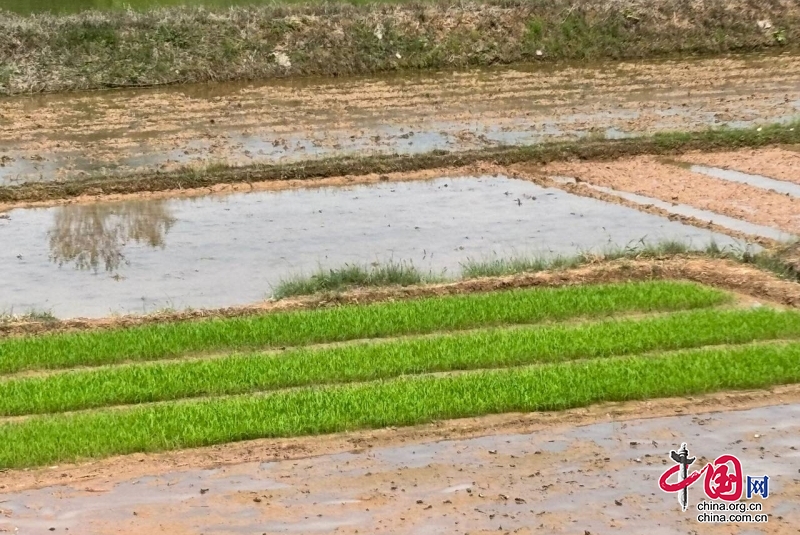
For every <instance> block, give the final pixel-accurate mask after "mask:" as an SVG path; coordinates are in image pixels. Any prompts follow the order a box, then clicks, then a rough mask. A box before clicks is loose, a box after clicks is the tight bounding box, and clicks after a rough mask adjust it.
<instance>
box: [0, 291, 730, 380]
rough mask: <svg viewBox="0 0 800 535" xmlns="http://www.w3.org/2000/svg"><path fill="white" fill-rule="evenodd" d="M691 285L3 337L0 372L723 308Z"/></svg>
mask: <svg viewBox="0 0 800 535" xmlns="http://www.w3.org/2000/svg"><path fill="white" fill-rule="evenodd" d="M730 299H731V297H730V296H729V295H728V294H725V293H724V292H721V291H719V290H715V289H712V288H708V287H703V286H700V285H697V284H693V283H687V282H668V281H648V282H638V283H624V284H609V285H598V286H574V287H562V288H536V289H525V290H513V291H503V292H493V293H479V294H467V295H452V296H445V297H434V298H427V299H415V300H404V301H397V302H387V303H375V304H371V305H365V306H356V305H351V306H342V307H337V308H331V309H318V310H308V311H297V312H283V313H272V314H266V315H259V316H248V317H238V318H224V319H219V318H217V319H209V320H201V321H183V322H170V323H159V324H150V325H144V326H138V327H132V328H122V329H112V330H99V331H85V332H70V333H56V334H46V335H41V336H28V337H15V338H6V339H0V373H14V372H19V371H23V370H42V369H59V368H69V367H74V366H99V365H104V364H114V363H120V362H126V361H146V360H157V359H164V358H173V357H178V356H183V355H187V354H201V353H210V352H215V351H231V350H246V349H264V348H280V347H288V346H301V345H308V344H316V343H326V342H341V341H347V340H356V339H360V338H383V337H388V336H398V335H407V334H423V333H432V332H437V331H446V330H461V329H470V328H475V327H481V326H484V327H485V326H495V325H513V324H521V323H539V322H544V321H560V320H565V319H570V318H593V317H602V316H610V315H614V314H624V313H631V312H640V313H641V312H656V311H659V312H666V311H673V310H685V309H695V308H703V307H709V306H713V305H718V304H721V303H725V302H727V301H729V300H730Z"/></svg>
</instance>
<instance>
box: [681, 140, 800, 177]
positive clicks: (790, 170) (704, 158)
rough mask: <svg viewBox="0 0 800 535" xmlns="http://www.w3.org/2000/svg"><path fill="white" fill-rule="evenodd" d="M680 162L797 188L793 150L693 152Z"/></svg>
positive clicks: (798, 159) (797, 157) (799, 157)
mask: <svg viewBox="0 0 800 535" xmlns="http://www.w3.org/2000/svg"><path fill="white" fill-rule="evenodd" d="M680 161H682V162H686V163H691V164H700V165H708V166H711V167H719V168H722V169H731V170H733V171H741V172H743V173H750V174H753V175H762V176H767V177H770V178H776V179H778V180H785V181H787V182H794V183H795V184H800V172H798V170H799V169H800V152H798V151H797V150H795V149H792V150H789V149H786V148H777V147H774V148H766V149H757V150H753V149H743V150H737V151H732V152H717V153H703V152H692V153H689V154H686V155H684V156H682V157H681V158H680Z"/></svg>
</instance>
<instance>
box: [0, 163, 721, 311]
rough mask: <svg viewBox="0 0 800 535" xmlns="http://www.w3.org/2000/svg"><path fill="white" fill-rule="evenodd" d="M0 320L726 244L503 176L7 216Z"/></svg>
mask: <svg viewBox="0 0 800 535" xmlns="http://www.w3.org/2000/svg"><path fill="white" fill-rule="evenodd" d="M6 215H7V216H8V219H0V273H2V286H1V287H0V310H2V311H5V312H13V313H19V314H21V313H25V312H28V311H30V310H36V311H43V310H47V311H51V312H52V313H54V314H55V315H56V316H59V317H75V316H95V317H97V316H105V315H108V314H110V313H117V312H119V313H144V312H152V311H153V310H155V309H160V308H165V307H171V308H178V309H182V308H185V307H195V308H196V307H222V306H228V305H235V304H246V303H251V302H254V301H258V300H261V299H263V298H265V297H266V296H268V295H270V293H271V291H272V288H274V286H275V285H277V284H278V283H279V282H280V281H281V280H282V279H284V278H287V277H291V276H293V275H298V274H306V275H309V274H312V273H313V272H315V271H316V270H317V269H318V268H319V267H323V268H328V267H339V266H341V265H343V264H345V263H354V264H359V265H368V264H371V263H387V262H390V261H394V262H409V263H412V264H413V265H414V266H416V267H417V268H419V269H421V270H422V271H424V272H431V273H433V274H441V273H442V272H444V273H445V274H449V275H457V274H458V272H459V269H460V264H461V263H462V262H464V261H465V260H467V259H470V258H472V259H478V260H482V259H486V258H492V257H493V256H495V255H497V256H501V257H509V256H516V255H544V256H553V255H573V254H576V253H578V252H585V251H600V250H603V249H605V248H607V247H624V246H633V245H637V244H638V243H639V242H640V241H641V242H645V243H652V242H657V241H659V240H664V239H676V240H681V241H686V242H689V243H691V244H693V245H695V246H697V247H703V246H705V245H707V244H708V243H709V242H710V241H711V240H714V241H716V242H717V243H718V244H719V245H722V246H726V245H733V244H734V240H733V239H732V238H729V237H727V236H725V235H721V234H715V233H712V232H710V231H707V230H703V229H699V228H695V227H691V226H687V225H683V224H681V223H678V222H674V221H669V220H667V219H663V218H660V217H657V216H654V215H651V214H647V213H642V212H639V211H637V210H634V209H631V208H627V207H623V206H618V205H615V204H609V203H605V202H602V201H598V200H595V199H590V198H585V197H580V196H576V195H571V194H569V193H566V192H564V191H562V190H559V189H555V188H542V187H540V186H537V185H535V184H533V183H531V182H527V181H523V180H514V179H509V178H506V177H503V176H496V177H494V176H481V177H448V178H440V179H436V180H431V181H412V182H385V183H379V184H378V185H374V186H356V187H343V188H319V189H302V190H287V191H279V192H275V191H272V192H253V193H237V194H230V195H218V196H207V197H200V198H173V199H156V200H138V201H125V202H108V203H91V204H68V205H64V206H57V207H52V208H38V209H16V210H11V211H10V212H7V213H6Z"/></svg>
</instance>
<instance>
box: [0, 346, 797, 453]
mask: <svg viewBox="0 0 800 535" xmlns="http://www.w3.org/2000/svg"><path fill="white" fill-rule="evenodd" d="M798 362H800V343H792V344H787V345H781V346H776V345H774V344H769V345H763V346H759V345H751V346H745V347H728V348H722V349H711V350H709V349H702V350H694V351H689V352H683V353H680V354H672V355H665V356H662V357H653V358H648V357H625V358H615V359H598V360H591V361H578V362H571V363H558V364H550V365H544V366H535V367H531V368H512V369H508V370H499V371H497V370H495V371H482V372H473V373H466V374H459V375H455V376H446V377H435V376H434V377H431V376H423V377H417V378H403V379H396V380H392V381H388V382H377V383H361V384H356V385H345V386H334V387H324V388H311V389H303V390H292V391H282V392H277V393H273V394H269V395H264V396H247V397H235V398H217V399H210V400H203V401H192V402H184V403H176V404H165V405H155V406H147V407H138V408H134V409H126V410H109V411H101V412H94V413H79V414H73V415H56V416H43V417H33V418H31V419H29V420H26V421H23V422H15V423H7V424H4V425H2V426H0V444H3V447H2V448H0V467H9V468H10V467H25V466H34V465H44V464H53V463H60V462H68V461H74V460H77V459H81V458H87V457H88V458H91V457H104V456H109V455H115V454H124V453H132V452H148V451H161V450H172V449H177V448H186V447H195V446H203V445H211V444H219V443H224V442H232V441H239V440H246V439H254V438H259V437H286V436H297V435H308V434H317V433H330V432H337V431H344V430H353V429H360V428H377V427H383V426H390V425H412V424H420V423H424V422H430V421H433V420H439V419H446V418H459V417H467V416H478V415H483V414H491V413H502V412H512V411H536V410H560V409H567V408H571V407H580V406H586V405H589V404H592V403H595V402H599V401H624V400H634V399H645V398H653V397H665V396H685V395H695V394H701V393H705V392H713V391H718V390H723V389H744V388H760V387H766V386H770V385H776V384H784V383H791V382H798V381H800V366H798Z"/></svg>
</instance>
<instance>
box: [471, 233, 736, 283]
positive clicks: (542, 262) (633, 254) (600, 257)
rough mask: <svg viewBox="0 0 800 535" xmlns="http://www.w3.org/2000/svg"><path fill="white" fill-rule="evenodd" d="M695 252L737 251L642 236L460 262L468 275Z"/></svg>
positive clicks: (513, 272) (485, 275)
mask: <svg viewBox="0 0 800 535" xmlns="http://www.w3.org/2000/svg"><path fill="white" fill-rule="evenodd" d="M692 252H694V253H705V254H707V255H709V256H715V257H721V256H724V255H733V254H734V251H732V250H731V251H728V250H727V249H726V250H723V249H722V248H720V247H719V246H718V245H717V244H716V243H715V242H713V241H712V242H711V243H710V244H709V245H708V246H707V247H705V248H704V249H702V250H698V249H693V248H692V246H691V245H690V244H688V243H685V242H681V241H677V240H663V241H659V242H657V243H647V242H645V241H644V240H640V241H639V242H637V243H636V244H633V245H628V246H625V247H607V248H606V249H604V250H602V251H600V252H591V251H587V252H581V253H578V254H576V255H573V256H555V257H553V256H547V255H541V256H535V255H533V256H516V257H511V258H489V259H483V260H476V259H467V260H466V261H465V262H463V263H462V264H461V273H462V276H463V278H465V279H472V278H478V277H500V276H503V275H514V274H518V273H535V272H539V271H552V270H558V269H573V268H576V267H579V266H583V265H586V264H592V263H596V262H603V261H609V260H619V259H622V258H629V259H635V258H658V257H663V256H674V255H679V254H687V253H692Z"/></svg>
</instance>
